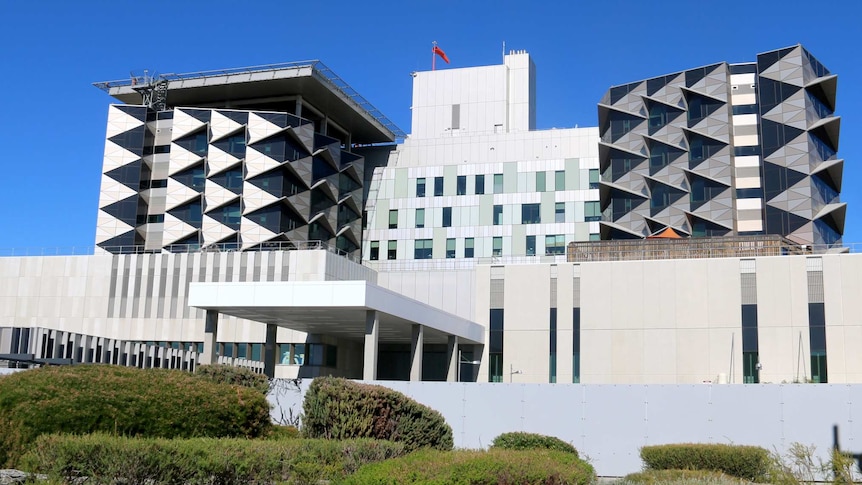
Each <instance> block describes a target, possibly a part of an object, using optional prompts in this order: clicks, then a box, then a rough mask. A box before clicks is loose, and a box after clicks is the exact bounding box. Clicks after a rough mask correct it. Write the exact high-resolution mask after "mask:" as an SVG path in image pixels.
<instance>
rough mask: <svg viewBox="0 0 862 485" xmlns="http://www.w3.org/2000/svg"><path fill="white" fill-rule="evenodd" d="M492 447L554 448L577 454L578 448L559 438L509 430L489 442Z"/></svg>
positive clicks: (517, 448)
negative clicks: (509, 431)
mask: <svg viewBox="0 0 862 485" xmlns="http://www.w3.org/2000/svg"><path fill="white" fill-rule="evenodd" d="M491 447H492V448H501V449H504V450H541V449H545V450H556V451H562V452H564V453H571V454H573V455H575V456H576V457H577V456H578V450H576V449H575V447H574V446H572V445H570V444H569V443H566V442H565V441H563V440H561V439H560V438H555V437H553V436H545V435H542V434H537V433H524V432H519V431H515V432H511V433H503V434H501V435H500V436H497V437H496V438H494V441H493V442H491Z"/></svg>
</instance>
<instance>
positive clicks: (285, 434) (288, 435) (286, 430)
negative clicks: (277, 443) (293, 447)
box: [267, 425, 301, 440]
mask: <svg viewBox="0 0 862 485" xmlns="http://www.w3.org/2000/svg"><path fill="white" fill-rule="evenodd" d="M300 437H301V435H300V432H299V430H298V429H296V427H295V426H277V425H273V427H272V431H271V432H270V433H269V436H267V439H271V440H292V439H296V438H300Z"/></svg>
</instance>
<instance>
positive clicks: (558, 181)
mask: <svg viewBox="0 0 862 485" xmlns="http://www.w3.org/2000/svg"><path fill="white" fill-rule="evenodd" d="M554 190H566V171H565V170H557V171H556V172H554Z"/></svg>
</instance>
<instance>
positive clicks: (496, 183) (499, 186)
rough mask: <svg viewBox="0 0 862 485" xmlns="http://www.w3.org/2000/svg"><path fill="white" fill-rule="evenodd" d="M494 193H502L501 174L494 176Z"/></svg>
mask: <svg viewBox="0 0 862 485" xmlns="http://www.w3.org/2000/svg"><path fill="white" fill-rule="evenodd" d="M494 193H495V194H502V193H503V174H501V173H495V174H494Z"/></svg>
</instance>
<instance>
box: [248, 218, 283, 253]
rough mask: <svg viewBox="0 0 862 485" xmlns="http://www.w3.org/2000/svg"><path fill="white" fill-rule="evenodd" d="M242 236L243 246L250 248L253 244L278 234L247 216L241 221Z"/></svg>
mask: <svg viewBox="0 0 862 485" xmlns="http://www.w3.org/2000/svg"><path fill="white" fill-rule="evenodd" d="M240 236H241V237H242V248H243V249H248V248H250V247H252V246H255V245H257V244H260V243H261V242H264V241H268V240H270V239H272V238H273V237H275V236H276V233H274V232H272V231H270V230H269V229H267V228H265V227H263V226H261V225H259V224H257V223H256V222H254V221H252V220H251V219H249V218H247V217H243V218H242V222H241V223H240Z"/></svg>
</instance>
